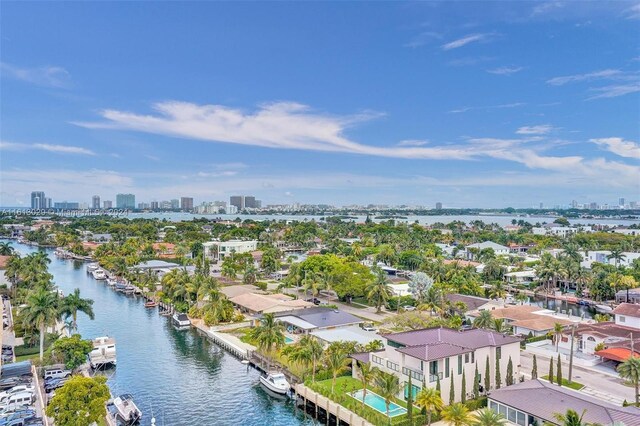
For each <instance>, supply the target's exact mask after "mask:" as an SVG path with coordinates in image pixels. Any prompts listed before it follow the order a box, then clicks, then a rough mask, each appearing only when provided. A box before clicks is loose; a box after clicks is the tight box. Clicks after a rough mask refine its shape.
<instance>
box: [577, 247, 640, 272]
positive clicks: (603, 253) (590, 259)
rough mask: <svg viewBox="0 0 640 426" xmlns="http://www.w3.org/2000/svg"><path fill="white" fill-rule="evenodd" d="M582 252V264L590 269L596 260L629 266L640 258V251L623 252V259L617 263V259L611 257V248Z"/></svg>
mask: <svg viewBox="0 0 640 426" xmlns="http://www.w3.org/2000/svg"><path fill="white" fill-rule="evenodd" d="M580 254H581V255H582V259H583V260H582V262H580V265H581V266H583V267H585V268H588V269H591V265H592V264H593V263H594V262H598V263H604V264H608V265H616V264H617V266H624V267H627V268H628V267H630V266H631V264H632V263H633V261H634V260H636V259H640V253H637V252H630V251H625V252H623V253H622V256H623V257H622V259H619V260H618V261H617V263H616V260H615V259H610V258H609V255H611V252H610V251H609V250H590V251H588V252H585V251H583V252H580Z"/></svg>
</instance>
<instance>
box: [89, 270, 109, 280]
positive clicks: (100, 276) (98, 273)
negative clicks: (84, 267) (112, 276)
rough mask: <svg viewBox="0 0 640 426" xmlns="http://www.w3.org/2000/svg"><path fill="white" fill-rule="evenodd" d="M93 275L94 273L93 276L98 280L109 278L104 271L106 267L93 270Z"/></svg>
mask: <svg viewBox="0 0 640 426" xmlns="http://www.w3.org/2000/svg"><path fill="white" fill-rule="evenodd" d="M91 275H93V278H95V279H96V280H106V279H107V274H106V273H105V272H104V269H96V270H95V271H93V272H92V273H91Z"/></svg>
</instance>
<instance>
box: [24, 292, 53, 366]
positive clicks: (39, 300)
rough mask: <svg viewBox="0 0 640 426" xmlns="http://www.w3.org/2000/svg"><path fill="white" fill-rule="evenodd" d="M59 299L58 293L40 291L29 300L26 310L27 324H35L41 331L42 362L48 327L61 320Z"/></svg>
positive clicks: (25, 320)
mask: <svg viewBox="0 0 640 426" xmlns="http://www.w3.org/2000/svg"><path fill="white" fill-rule="evenodd" d="M58 302H59V298H58V295H57V294H56V293H52V292H51V291H48V290H45V289H39V290H37V291H35V292H34V293H32V294H31V295H30V296H29V297H28V299H27V306H26V307H25V308H24V322H25V324H33V325H35V326H36V327H38V330H39V331H40V361H42V358H43V356H44V335H45V330H46V328H47V327H48V326H50V325H52V324H55V322H56V320H57V319H58V318H59V316H60V314H59V310H58Z"/></svg>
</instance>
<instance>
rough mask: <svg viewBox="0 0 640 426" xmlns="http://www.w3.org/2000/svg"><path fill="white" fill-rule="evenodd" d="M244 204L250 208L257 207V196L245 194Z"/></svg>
mask: <svg viewBox="0 0 640 426" xmlns="http://www.w3.org/2000/svg"><path fill="white" fill-rule="evenodd" d="M244 206H245V207H246V208H248V209H255V208H256V197H254V196H253V195H245V196H244Z"/></svg>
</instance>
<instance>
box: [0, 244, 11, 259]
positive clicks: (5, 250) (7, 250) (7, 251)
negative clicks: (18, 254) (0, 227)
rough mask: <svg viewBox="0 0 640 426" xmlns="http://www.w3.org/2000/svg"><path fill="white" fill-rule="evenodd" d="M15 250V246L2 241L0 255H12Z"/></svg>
mask: <svg viewBox="0 0 640 426" xmlns="http://www.w3.org/2000/svg"><path fill="white" fill-rule="evenodd" d="M14 252H15V250H14V248H13V246H11V244H9V243H5V242H2V243H0V256H11V255H12V254H13V253H14Z"/></svg>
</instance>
